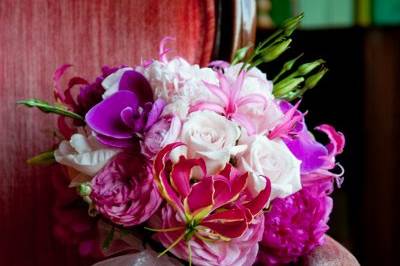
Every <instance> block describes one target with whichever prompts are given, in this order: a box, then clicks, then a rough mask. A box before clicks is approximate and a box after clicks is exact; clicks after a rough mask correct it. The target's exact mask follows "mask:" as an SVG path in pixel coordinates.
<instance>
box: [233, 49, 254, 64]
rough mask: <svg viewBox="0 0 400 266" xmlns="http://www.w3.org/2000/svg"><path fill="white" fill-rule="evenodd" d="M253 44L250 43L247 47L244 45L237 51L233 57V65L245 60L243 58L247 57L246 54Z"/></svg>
mask: <svg viewBox="0 0 400 266" xmlns="http://www.w3.org/2000/svg"><path fill="white" fill-rule="evenodd" d="M252 46H253V45H248V46H245V47H242V48H240V49H238V50H237V51H236V53H235V56H234V57H233V61H232V65H235V64H237V63H239V62H241V61H243V59H245V58H246V54H247V52H248V51H249V49H250V48H251V47H252Z"/></svg>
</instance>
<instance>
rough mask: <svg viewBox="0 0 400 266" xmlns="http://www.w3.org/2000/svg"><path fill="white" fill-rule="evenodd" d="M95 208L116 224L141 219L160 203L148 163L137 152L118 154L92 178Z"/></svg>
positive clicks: (141, 220)
mask: <svg viewBox="0 0 400 266" xmlns="http://www.w3.org/2000/svg"><path fill="white" fill-rule="evenodd" d="M90 198H91V199H92V200H93V202H94V204H95V206H96V209H97V210H98V211H99V212H100V213H101V214H103V215H104V216H105V217H107V218H108V219H110V220H111V221H112V222H114V223H116V224H120V225H123V226H133V225H137V224H140V223H143V222H145V221H146V220H147V219H149V217H150V216H151V215H153V214H154V213H155V212H156V211H157V209H158V207H159V206H160V204H161V197H160V195H159V193H158V191H157V187H156V184H155V183H154V180H153V175H152V171H151V165H150V164H149V162H148V161H146V160H145V159H144V158H143V157H142V156H140V155H131V154H127V153H120V154H118V155H117V156H116V157H115V159H113V160H112V161H111V162H109V163H108V165H106V166H105V167H104V168H103V170H101V171H100V172H99V173H98V174H97V175H96V176H95V177H94V178H93V180H92V193H91V194H90Z"/></svg>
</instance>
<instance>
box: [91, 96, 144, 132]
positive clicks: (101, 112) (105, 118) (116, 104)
mask: <svg viewBox="0 0 400 266" xmlns="http://www.w3.org/2000/svg"><path fill="white" fill-rule="evenodd" d="M137 104H138V101H137V97H136V95H135V94H134V93H133V92H131V91H118V92H116V93H115V94H113V95H111V96H110V97H108V98H107V99H105V100H104V101H102V102H100V103H98V104H97V105H95V106H94V107H93V108H92V109H90V110H89V112H88V113H87V114H86V117H85V120H86V123H87V124H88V125H89V126H90V128H91V129H92V130H94V131H95V132H96V133H98V134H101V135H104V136H108V137H113V138H117V139H121V138H122V139H126V138H131V137H132V134H133V132H132V129H131V128H129V127H127V126H126V125H125V124H124V123H123V121H122V120H121V112H122V111H123V110H124V109H125V108H127V107H130V108H132V109H133V110H136V109H137Z"/></svg>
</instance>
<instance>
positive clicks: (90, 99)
mask: <svg viewBox="0 0 400 266" xmlns="http://www.w3.org/2000/svg"><path fill="white" fill-rule="evenodd" d="M301 18H302V15H300V16H297V17H294V18H292V19H289V20H288V21H286V22H285V23H284V24H283V26H282V28H281V29H279V30H278V31H277V32H276V33H275V34H273V35H272V36H271V37H270V38H269V39H267V40H265V41H264V42H262V43H260V44H259V45H258V46H257V47H255V48H254V49H253V50H252V49H250V46H249V47H244V48H242V49H240V50H238V51H237V53H236V55H235V58H234V60H233V61H232V62H231V63H228V62H224V61H214V62H211V63H210V64H209V66H208V67H204V68H202V67H199V66H198V65H192V64H190V63H188V62H187V61H185V59H183V58H181V57H174V58H168V51H169V49H167V48H166V46H167V43H168V41H171V38H169V37H167V38H164V39H163V40H162V41H161V45H160V53H159V58H158V59H157V60H156V59H155V60H146V61H143V62H142V63H141V64H140V65H137V66H120V67H116V68H109V67H104V68H103V69H102V74H101V75H100V76H99V77H97V78H96V79H95V81H94V82H92V83H90V82H87V81H86V80H84V79H82V78H79V77H74V78H72V79H71V80H70V81H69V83H68V86H67V87H66V88H65V89H63V88H62V86H61V77H62V76H63V74H64V73H65V72H66V70H67V69H68V68H69V67H70V65H63V66H61V67H60V68H59V69H57V71H56V72H55V75H54V83H55V86H54V95H55V100H56V104H49V103H47V102H44V101H41V100H38V99H28V100H23V101H20V102H19V103H20V104H24V105H26V106H29V107H37V108H39V109H40V110H42V111H44V112H50V113H55V114H57V115H59V117H58V120H57V125H58V132H59V133H60V135H61V136H62V139H61V141H60V142H59V143H57V144H56V146H55V149H54V150H52V151H50V152H45V153H43V154H40V155H38V156H36V157H34V158H32V159H31V160H30V161H29V162H30V163H33V164H38V163H48V162H56V163H57V165H58V166H59V167H60V168H59V169H58V172H57V174H56V179H58V180H56V181H55V182H56V183H57V184H58V185H57V186H56V188H57V190H56V198H57V197H58V196H59V195H64V194H65V193H67V194H68V193H69V195H70V194H71V193H72V196H71V195H70V197H67V198H68V199H71V198H72V199H73V201H77V200H78V201H79V202H80V204H78V205H77V207H76V208H77V209H78V208H81V209H82V208H83V210H84V212H83V213H84V215H83V216H82V215H70V216H65V215H66V214H65V213H64V214H60V212H59V211H58V212H57V211H55V213H56V215H55V216H56V218H55V220H56V222H57V223H56V225H55V230H54V231H55V233H56V234H57V235H59V236H64V237H66V238H68V237H70V238H71V237H72V236H74V237H75V240H74V241H72V242H74V243H77V244H79V245H80V246H79V249H80V251H81V253H82V254H85V255H90V254H91V255H93V254H96V256H101V257H104V256H113V257H114V258H112V259H111V260H107V261H105V262H100V263H99V265H128V264H129V263H130V264H129V265H136V264H134V262H135V261H139V260H141V261H142V262H143V261H144V262H145V264H146V263H148V264H151V263H153V264H154V263H158V264H159V265H183V264H185V263H188V264H193V265H225V266H228V265H235V266H240V265H253V264H255V263H257V264H260V265H276V264H284V263H290V262H295V261H297V260H298V259H299V258H300V257H301V256H304V255H306V254H308V253H310V252H311V251H312V250H313V249H314V248H315V247H317V246H319V245H321V244H322V243H323V242H324V233H325V232H326V231H327V230H328V226H327V221H328V218H329V214H330V212H331V210H332V199H331V197H329V194H330V193H331V192H332V190H333V188H334V183H337V184H338V185H340V183H341V178H340V176H341V174H335V173H333V172H332V170H333V169H334V168H335V167H336V166H337V165H338V164H337V163H336V162H335V156H336V155H337V154H340V153H341V152H342V150H343V146H344V137H343V135H342V134H341V133H340V132H337V131H336V130H335V129H334V128H333V127H332V126H329V125H321V126H318V127H316V130H318V131H321V132H323V133H325V134H326V135H327V136H328V137H329V140H330V141H329V143H328V144H326V145H324V144H321V143H320V142H318V141H317V140H316V139H315V138H314V136H313V135H312V133H311V132H310V131H309V129H308V127H307V125H306V123H305V113H302V112H301V111H300V110H299V105H300V100H296V99H299V98H301V97H302V95H303V94H304V92H305V91H307V90H309V89H311V88H313V87H314V86H315V85H316V84H317V83H318V81H319V80H320V79H321V78H322V76H323V75H324V74H325V73H326V71H327V69H326V68H325V67H324V66H323V64H324V62H323V60H316V61H312V62H308V63H303V64H297V61H298V60H299V57H298V58H295V59H292V60H290V61H288V62H287V63H285V64H284V65H283V67H282V70H281V71H280V72H279V73H278V74H277V75H276V76H275V77H274V78H273V79H272V80H270V79H268V78H267V76H266V74H265V73H262V72H261V71H260V70H259V69H258V68H257V66H258V65H260V64H262V63H268V62H270V61H272V60H274V59H276V58H277V57H278V56H279V55H280V54H282V53H283V52H284V51H285V50H287V49H288V47H289V44H290V43H291V38H290V36H291V34H292V33H293V31H294V30H295V28H296V27H297V26H298V24H299V21H300V20H301ZM76 87H78V88H79V91H78V93H77V95H75V96H74V92H73V88H76ZM75 94H76V93H75ZM339 167H340V166H339ZM340 168H341V167H340ZM63 176H64V177H65V179H62V178H63ZM68 187H69V188H68ZM71 188H74V189H71ZM63 193H64V194H63ZM65 198H66V197H64V199H65ZM67 201H68V200H67ZM56 202H58V203H59V202H60V200H56ZM61 202H62V201H61ZM82 203H84V204H82ZM61 205H62V203H61V204H59V205H58V206H61ZM78 206H79V207H78ZM82 206H83V207H82ZM74 211H75V210H74ZM74 213H75V212H74ZM63 215H64V216H63ZM65 217H68V219H66V218H65ZM75 225H76V226H75ZM88 232H92V233H88ZM93 232H95V233H93ZM80 236H84V237H81V238H80ZM96 243H99V245H97V244H96ZM98 247H101V248H98ZM157 253H158V254H157ZM122 254H125V255H123V256H121V255H122ZM126 254H128V255H126ZM117 255H120V256H117ZM123 261H125V263H126V264H124V262H123ZM118 263H120V264H118ZM145 264H140V265H145ZM153 264H151V265H153Z"/></svg>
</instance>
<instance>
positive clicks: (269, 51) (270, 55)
mask: <svg viewBox="0 0 400 266" xmlns="http://www.w3.org/2000/svg"><path fill="white" fill-rule="evenodd" d="M291 42H292V39H287V40H284V41H282V42H280V43H277V44H275V45H273V46H271V47H267V48H266V49H265V50H264V51H263V54H262V56H263V61H264V62H265V63H267V62H271V61H273V60H275V59H276V58H278V57H279V56H280V55H281V54H283V53H284V52H285V51H286V50H287V49H288V48H289V45H290V43H291Z"/></svg>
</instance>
